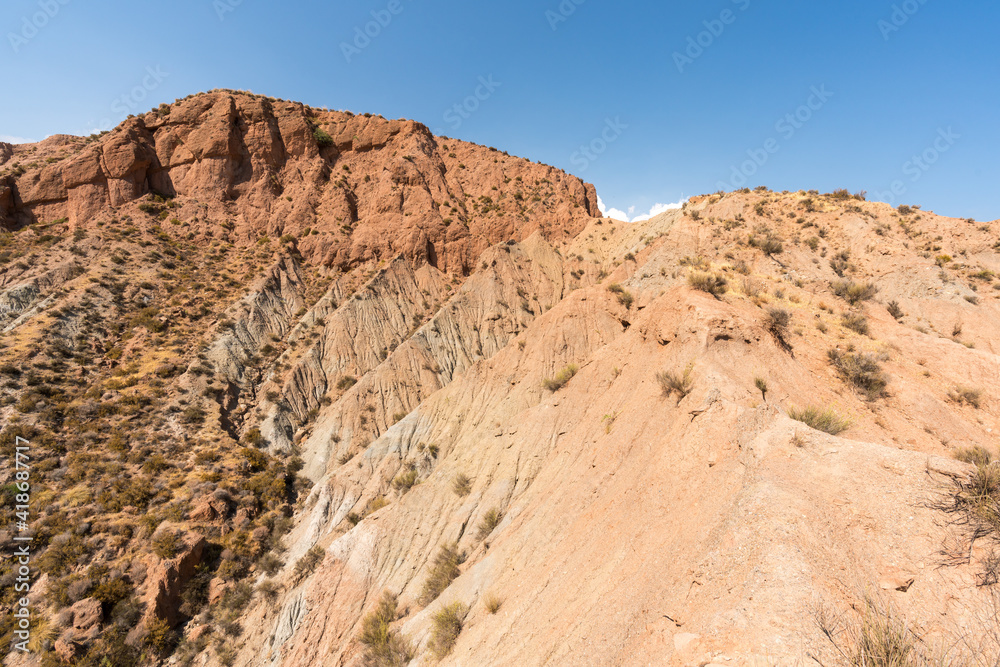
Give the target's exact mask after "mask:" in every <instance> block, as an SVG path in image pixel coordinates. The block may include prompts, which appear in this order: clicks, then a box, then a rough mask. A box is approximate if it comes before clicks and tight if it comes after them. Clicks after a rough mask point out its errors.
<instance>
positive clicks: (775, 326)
mask: <svg viewBox="0 0 1000 667" xmlns="http://www.w3.org/2000/svg"><path fill="white" fill-rule="evenodd" d="M791 322H792V314H791V313H790V312H788V311H787V310H785V309H784V308H777V307H772V308H768V309H767V315H766V316H765V317H764V328H765V329H767V330H768V331H770V332H771V334H772V335H773V336H774V337H775V338H777V339H778V340H779V341H781V342H784V341H785V334H786V333H788V325H789V324H791Z"/></svg>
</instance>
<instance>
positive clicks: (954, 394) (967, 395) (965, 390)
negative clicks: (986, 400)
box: [948, 387, 983, 409]
mask: <svg viewBox="0 0 1000 667" xmlns="http://www.w3.org/2000/svg"><path fill="white" fill-rule="evenodd" d="M948 398H950V399H951V400H952V401H954V402H955V403H959V404H965V405H968V406H971V407H973V408H976V409H979V408H980V407H982V403H983V391H982V389H974V388H973V387H955V388H954V389H952V390H951V391H949V392H948Z"/></svg>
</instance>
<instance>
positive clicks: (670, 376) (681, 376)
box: [656, 362, 694, 403]
mask: <svg viewBox="0 0 1000 667" xmlns="http://www.w3.org/2000/svg"><path fill="white" fill-rule="evenodd" d="M693 371H694V362H692V363H690V364H688V365H687V368H685V369H684V372H683V373H674V372H672V371H661V372H659V373H657V374H656V381H657V382H659V383H660V389H661V390H662V391H663V395H664V396H670V395H671V394H673V393H674V392H676V393H677V395H678V399H677V402H678V403H679V402H680V401H681V400H682V399H683V398H684V397H685V396H687V395H688V394H690V393H691V389H692V388H693V387H694V379H693V378H692V377H691V373H692V372H693Z"/></svg>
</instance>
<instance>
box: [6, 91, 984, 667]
mask: <svg viewBox="0 0 1000 667" xmlns="http://www.w3.org/2000/svg"><path fill="white" fill-rule="evenodd" d="M0 170H2V171H0V223H2V224H3V226H4V228H5V229H6V230H8V231H5V232H4V233H3V234H2V235H0V245H2V248H0V262H2V265H0V327H2V331H3V334H2V338H0V392H2V393H0V404H2V408H0V409H2V411H3V417H4V423H5V427H4V430H3V431H2V434H0V446H2V450H3V452H2V453H3V455H4V456H5V457H9V456H10V455H11V452H12V448H13V444H14V440H15V436H21V437H24V438H28V439H29V440H30V441H31V443H32V445H31V447H32V453H33V456H34V469H33V473H32V474H33V476H34V481H33V491H32V509H31V511H32V530H33V532H34V534H35V536H36V543H35V555H34V561H33V565H34V567H35V568H36V569H37V572H38V577H37V580H36V582H35V586H34V592H33V597H32V600H33V605H34V610H35V612H36V614H35V621H34V628H33V640H32V641H33V644H34V647H35V648H36V649H37V650H38V651H39V652H38V654H36V655H35V656H33V657H25V656H14V655H12V656H9V657H8V658H7V664H11V665H39V664H40V665H55V664H65V663H67V662H68V663H71V664H78V665H109V664H110V665H112V666H117V665H134V664H157V663H158V662H161V661H164V662H165V661H167V660H173V661H176V664H192V665H203V664H208V665H288V666H302V665H315V664H342V665H386V666H388V665H403V664H407V662H408V661H412V662H411V663H410V664H414V665H424V664H435V663H439V662H440V663H441V664H453V665H487V664H496V665H505V664H549V665H615V664H619V665H632V664H668V665H705V664H712V663H714V664H758V665H794V664H815V663H819V664H823V665H911V664H912V665H921V664H952V665H964V664H995V663H994V661H995V659H996V657H997V655H998V652H997V649H998V644H997V639H998V636H1000V622H998V618H997V616H998V613H1000V607H998V606H997V603H998V600H1000V598H997V597H996V596H995V587H996V584H997V581H998V579H1000V550H998V539H1000V538H998V536H1000V533H998V532H997V531H998V529H1000V505H998V502H1000V466H998V465H997V464H995V463H994V462H993V458H994V457H995V456H996V455H997V454H998V453H1000V452H998V450H997V445H998V444H1000V443H998V438H997V433H998V428H1000V419H998V417H1000V402H998V400H997V391H998V389H997V388H998V386H1000V359H998V357H997V346H998V345H1000V334H998V333H997V332H998V331H1000V223H998V222H992V223H989V222H980V221H972V220H959V219H953V218H945V217H941V216H938V215H935V214H932V213H929V212H924V211H921V210H919V209H918V208H909V207H900V208H899V209H892V208H890V207H888V206H886V205H884V204H878V203H872V202H867V201H865V200H864V198H863V196H854V195H851V194H850V193H847V192H844V191H840V192H835V193H830V194H820V193H817V192H796V193H792V192H784V193H776V192H770V191H768V190H766V189H758V190H755V191H749V190H747V191H742V192H737V193H732V194H727V195H722V194H717V195H711V196H703V197H698V198H695V199H693V200H691V201H690V202H689V203H688V204H687V205H686V206H685V208H684V209H683V210H679V211H670V212H667V213H665V214H663V215H660V216H658V217H656V218H654V219H652V220H649V221H646V222H641V223H634V224H626V223H622V222H618V221H614V220H610V219H601V218H597V217H594V216H596V215H599V213H598V212H597V210H596V195H595V193H594V191H593V188H592V186H589V185H586V184H584V183H582V182H581V181H579V180H578V179H576V178H573V177H571V176H568V175H566V174H564V173H562V172H559V171H558V170H555V169H552V168H550V167H546V166H544V165H536V164H532V163H529V162H527V161H524V160H520V159H517V158H514V157H511V156H509V155H507V154H505V153H502V152H498V151H496V150H493V149H487V148H483V147H479V146H473V145H470V144H465V143H463V142H459V141H455V140H451V139H447V138H442V137H433V136H431V135H430V133H429V132H427V130H426V128H424V127H423V126H421V125H419V124H417V123H412V122H409V121H389V120H385V119H382V118H380V117H375V116H372V117H366V116H353V115H350V114H347V113H341V112H332V111H325V110H316V109H310V108H308V107H304V106H302V105H298V104H294V103H291V102H284V101H281V100H273V99H268V98H263V97H260V96H253V95H248V94H242V93H232V92H228V91H219V92H215V93H210V94H206V95H197V96H193V97H191V98H188V99H185V100H180V101H178V102H177V103H175V104H174V105H169V106H166V105H165V106H163V107H161V108H159V109H157V110H154V111H153V112H150V113H149V114H145V115H143V116H140V117H138V118H134V119H130V120H129V121H127V122H126V123H124V124H123V125H122V126H121V127H119V128H117V129H116V130H114V131H113V132H111V133H108V134H105V135H101V136H95V137H91V138H89V139H83V138H72V137H53V138H50V139H48V140H46V141H45V142H42V143H40V144H33V145H27V146H8V145H5V144H0ZM4 470H5V472H4V475H5V477H4V479H3V480H2V482H3V484H4V486H3V495H4V497H3V503H2V508H0V512H2V522H0V523H2V527H3V528H4V530H6V532H3V533H0V541H2V542H3V544H4V548H5V549H6V550H10V549H12V544H13V543H12V541H11V538H12V532H11V529H10V527H12V525H13V518H14V516H13V507H14V504H15V502H14V494H15V491H14V488H13V486H12V485H11V482H12V481H13V480H12V475H11V472H12V471H11V470H10V469H9V467H5V468H4ZM3 568H4V569H3V571H2V576H0V583H2V585H3V599H2V603H3V605H4V609H9V608H10V606H11V605H12V604H13V602H14V600H15V593H14V591H13V587H12V585H11V584H12V582H13V577H14V575H13V569H12V566H11V563H10V561H5V562H4V565H3ZM3 623H4V625H3V626H2V628H0V629H2V631H3V633H4V634H5V636H4V638H3V641H4V642H8V640H9V632H10V630H11V629H12V624H11V620H10V615H9V614H8V613H5V614H4V616H3Z"/></svg>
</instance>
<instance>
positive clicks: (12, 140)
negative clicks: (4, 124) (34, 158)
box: [0, 134, 35, 144]
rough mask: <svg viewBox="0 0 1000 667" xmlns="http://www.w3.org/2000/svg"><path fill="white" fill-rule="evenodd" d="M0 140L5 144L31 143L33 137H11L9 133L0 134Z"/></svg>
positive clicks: (33, 141)
mask: <svg viewBox="0 0 1000 667" xmlns="http://www.w3.org/2000/svg"><path fill="white" fill-rule="evenodd" d="M0 141H2V142H4V143H5V144H33V143H35V140H34V139H25V138H24V137H12V136H10V135H9V134H0Z"/></svg>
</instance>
